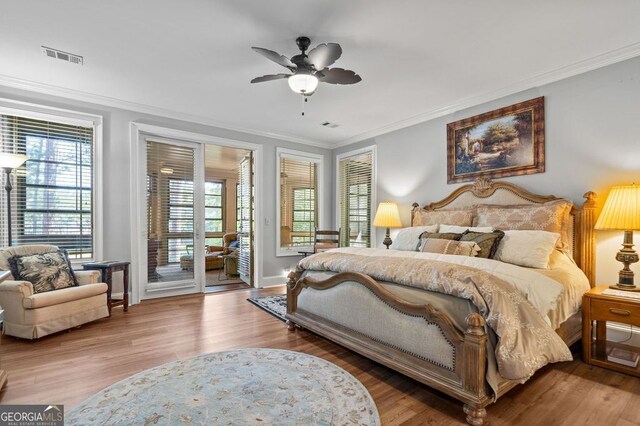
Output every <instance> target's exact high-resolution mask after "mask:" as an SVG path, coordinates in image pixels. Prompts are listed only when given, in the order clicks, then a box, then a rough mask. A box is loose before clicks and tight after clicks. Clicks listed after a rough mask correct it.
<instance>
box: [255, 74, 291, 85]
mask: <svg viewBox="0 0 640 426" xmlns="http://www.w3.org/2000/svg"><path fill="white" fill-rule="evenodd" d="M288 77H291V74H267V75H263V76H262V77H256V78H254V79H253V80H251V82H252V83H262V82H263V81H271V80H280V79H281V78H288Z"/></svg>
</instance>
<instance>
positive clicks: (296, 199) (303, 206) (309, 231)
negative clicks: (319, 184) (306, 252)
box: [291, 188, 317, 247]
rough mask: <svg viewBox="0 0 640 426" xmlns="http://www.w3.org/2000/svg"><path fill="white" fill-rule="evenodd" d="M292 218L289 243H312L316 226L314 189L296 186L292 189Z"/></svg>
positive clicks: (295, 244) (298, 244)
mask: <svg viewBox="0 0 640 426" xmlns="http://www.w3.org/2000/svg"><path fill="white" fill-rule="evenodd" d="M292 200H293V219H292V221H291V224H292V226H291V245H292V246H293V247H296V246H302V247H304V246H307V247H308V246H311V245H313V234H314V232H315V227H316V224H317V223H316V208H317V206H316V190H315V188H298V189H294V190H293V197H292Z"/></svg>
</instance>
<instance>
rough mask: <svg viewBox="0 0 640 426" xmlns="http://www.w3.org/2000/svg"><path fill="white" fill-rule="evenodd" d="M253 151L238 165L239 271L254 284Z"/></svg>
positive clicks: (241, 277)
mask: <svg viewBox="0 0 640 426" xmlns="http://www.w3.org/2000/svg"><path fill="white" fill-rule="evenodd" d="M253 188H254V186H253V152H250V153H249V154H247V156H246V157H244V158H243V159H242V160H241V161H240V164H239V167H238V194H237V202H238V215H239V216H238V242H239V248H238V250H239V252H238V273H239V274H240V279H241V280H242V281H244V282H246V283H247V284H249V285H253V243H254V241H253V236H254V232H253V228H254V218H253V212H254V194H253Z"/></svg>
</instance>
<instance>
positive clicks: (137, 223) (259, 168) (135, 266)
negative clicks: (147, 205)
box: [129, 121, 264, 304]
mask: <svg viewBox="0 0 640 426" xmlns="http://www.w3.org/2000/svg"><path fill="white" fill-rule="evenodd" d="M148 136H152V137H159V138H171V139H176V140H182V141H188V142H195V143H200V144H203V145H207V144H210V145H220V146H227V147H231V148H241V149H246V150H249V151H253V159H254V167H255V175H254V187H255V195H254V209H255V216H254V217H255V224H256V226H255V229H254V232H255V234H254V241H255V243H254V254H253V259H254V265H255V268H254V277H253V280H254V285H255V286H256V287H259V283H260V278H261V277H262V271H263V265H262V242H263V227H262V223H263V221H264V219H263V211H264V209H263V200H262V196H263V192H264V191H263V189H262V185H263V179H262V175H263V149H264V148H263V146H262V145H260V144H255V143H251V142H245V141H239V140H233V139H226V138H220V137H217V136H211V135H206V134H202V133H195V132H187V131H183V130H177V129H173V128H170V127H163V126H156V125H151V124H144V123H138V122H133V121H132V122H131V123H130V135H129V138H130V155H131V160H130V161H131V163H130V168H131V183H130V193H131V205H130V215H131V276H132V278H133V279H132V289H131V303H132V304H137V303H140V300H142V298H141V297H142V293H141V291H144V289H143V288H142V287H143V286H142V285H139V284H138V283H143V282H145V281H146V268H142V267H141V264H142V263H145V264H146V260H145V259H144V257H145V256H144V254H143V253H142V252H141V250H142V249H143V248H144V247H143V246H144V244H143V242H144V241H146V232H147V231H146V227H145V226H143V223H142V220H143V219H144V218H141V217H140V213H139V212H140V203H142V202H144V200H145V194H140V193H138V192H139V185H138V181H139V179H144V176H142V177H140V176H139V174H140V173H142V174H144V170H142V171H141V170H139V169H142V168H141V167H139V162H140V158H139V157H140V155H139V154H140V153H139V150H140V149H141V148H140V145H144V144H140V140H141V138H144V137H148ZM203 265H204V262H203ZM143 266H144V265H143ZM171 295H174V294H169V293H167V294H166V296H171ZM159 297H160V296H159Z"/></svg>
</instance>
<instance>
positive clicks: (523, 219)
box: [474, 200, 573, 251]
mask: <svg viewBox="0 0 640 426" xmlns="http://www.w3.org/2000/svg"><path fill="white" fill-rule="evenodd" d="M572 207H573V203H572V202H571V201H568V200H554V201H549V202H547V203H544V204H535V205H532V204H525V205H512V206H494V205H487V206H477V209H476V217H475V220H474V225H475V226H493V227H494V229H502V230H507V229H508V230H520V231H523V230H531V231H547V232H554V233H557V234H560V235H561V238H560V239H559V240H558V245H557V247H558V248H559V249H561V250H565V251H566V250H568V249H569V243H570V238H569V235H570V232H571V229H570V212H571V208H572Z"/></svg>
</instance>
